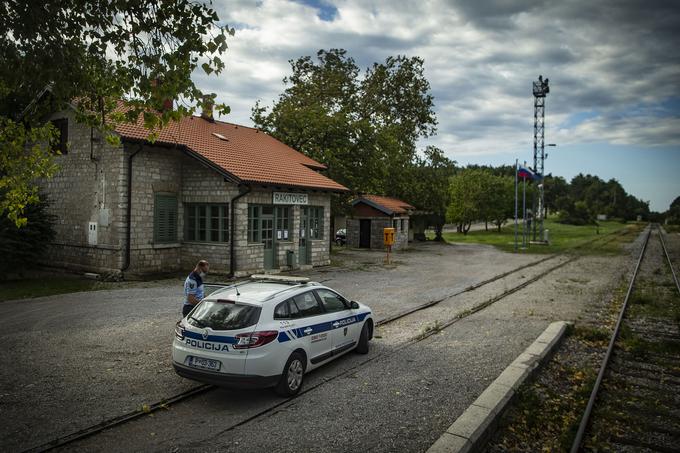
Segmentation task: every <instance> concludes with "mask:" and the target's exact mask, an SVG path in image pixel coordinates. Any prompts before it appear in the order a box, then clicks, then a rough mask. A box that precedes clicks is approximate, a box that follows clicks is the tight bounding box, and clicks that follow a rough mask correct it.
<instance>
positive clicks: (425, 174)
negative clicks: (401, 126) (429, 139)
mask: <svg viewBox="0 0 680 453" xmlns="http://www.w3.org/2000/svg"><path fill="white" fill-rule="evenodd" d="M424 154H425V156H424V158H420V157H418V158H417V163H416V165H415V170H414V177H413V179H412V180H411V183H412V185H411V188H410V194H409V202H410V203H411V204H414V205H415V206H417V207H418V208H419V209H421V210H423V211H427V212H430V213H431V214H430V215H429V216H428V224H429V225H432V226H434V231H435V240H436V241H443V238H442V229H443V228H444V224H445V223H446V209H447V207H448V205H449V197H450V192H449V181H450V179H451V177H452V176H453V174H454V171H455V168H456V163H455V162H454V161H452V160H450V159H449V158H447V157H446V156H445V155H444V152H443V151H442V150H441V149H439V148H436V147H434V146H428V147H427V148H426V149H425V152H424ZM429 225H428V226H429Z"/></svg>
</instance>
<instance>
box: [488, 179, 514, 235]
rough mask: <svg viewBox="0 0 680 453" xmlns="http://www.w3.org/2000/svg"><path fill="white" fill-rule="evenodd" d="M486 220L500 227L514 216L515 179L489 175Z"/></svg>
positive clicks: (499, 229)
mask: <svg viewBox="0 0 680 453" xmlns="http://www.w3.org/2000/svg"><path fill="white" fill-rule="evenodd" d="M489 190H490V194H489V196H488V203H489V205H488V208H487V212H488V218H489V219H490V220H491V221H492V222H493V223H494V225H496V228H498V232H500V231H501V227H502V226H503V225H504V224H505V222H507V221H508V219H509V218H510V217H513V216H514V214H515V206H514V203H515V179H514V178H513V177H511V176H497V175H491V176H490V178H489Z"/></svg>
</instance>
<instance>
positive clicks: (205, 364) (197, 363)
mask: <svg viewBox="0 0 680 453" xmlns="http://www.w3.org/2000/svg"><path fill="white" fill-rule="evenodd" d="M187 365H189V366H192V367H194V368H203V369H205V370H213V371H218V370H219V369H220V366H221V365H222V363H221V362H220V361H219V360H212V359H204V358H203V357H193V356H192V357H189V358H188V360H187Z"/></svg>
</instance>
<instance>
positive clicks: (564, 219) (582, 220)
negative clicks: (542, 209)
mask: <svg viewBox="0 0 680 453" xmlns="http://www.w3.org/2000/svg"><path fill="white" fill-rule="evenodd" d="M557 221H558V222H559V223H568V224H570V225H594V224H595V217H594V216H593V215H592V214H591V213H590V211H589V210H588V207H587V206H586V203H585V202H583V201H577V202H575V203H574V204H572V205H571V206H569V207H568V209H565V210H563V211H560V214H559V215H558V217H557Z"/></svg>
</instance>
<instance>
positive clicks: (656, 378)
mask: <svg viewBox="0 0 680 453" xmlns="http://www.w3.org/2000/svg"><path fill="white" fill-rule="evenodd" d="M609 371H610V372H611V373H616V374H618V375H619V376H623V377H624V378H626V380H627V381H631V380H635V379H644V380H646V381H649V382H652V383H654V384H656V385H657V386H658V387H657V388H659V389H661V390H665V391H667V390H670V389H669V387H675V388H676V389H680V379H677V378H675V377H673V376H668V375H665V374H660V373H653V372H636V371H633V370H629V369H619V368H618V367H611V368H610V369H609Z"/></svg>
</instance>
